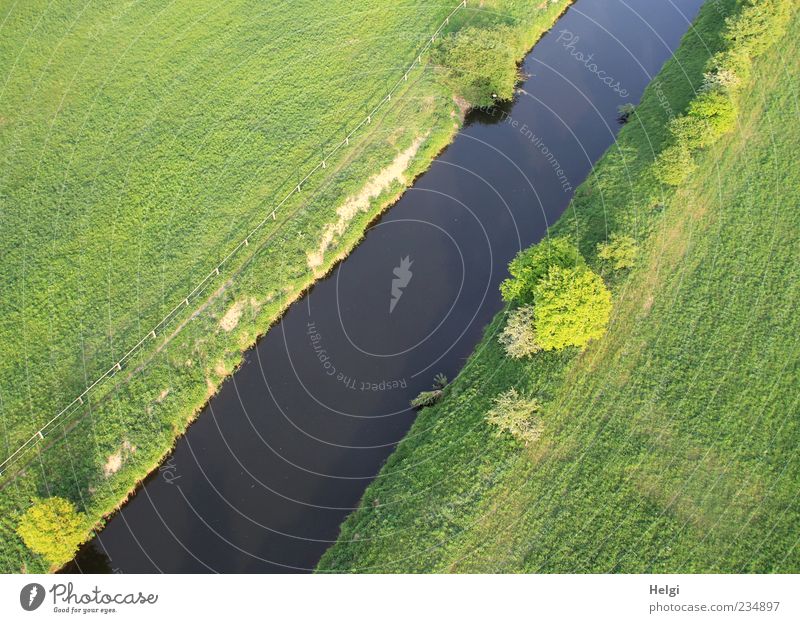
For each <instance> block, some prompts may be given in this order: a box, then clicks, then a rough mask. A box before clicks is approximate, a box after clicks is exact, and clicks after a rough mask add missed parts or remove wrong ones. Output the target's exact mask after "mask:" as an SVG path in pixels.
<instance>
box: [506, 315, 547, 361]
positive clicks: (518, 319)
mask: <svg viewBox="0 0 800 623" xmlns="http://www.w3.org/2000/svg"><path fill="white" fill-rule="evenodd" d="M533 315H534V310H533V305H524V306H522V307H518V308H517V309H514V310H511V311H510V312H509V314H508V320H507V321H506V326H505V327H504V328H503V331H502V332H501V333H500V337H498V341H499V342H500V343H501V344H502V345H503V347H504V348H505V350H506V355H508V356H509V357H511V358H512V359H521V358H522V357H527V356H528V355H532V354H533V353H535V352H538V351H540V350H542V348H541V346H539V345H538V344H537V343H536V331H535V329H534V326H533Z"/></svg>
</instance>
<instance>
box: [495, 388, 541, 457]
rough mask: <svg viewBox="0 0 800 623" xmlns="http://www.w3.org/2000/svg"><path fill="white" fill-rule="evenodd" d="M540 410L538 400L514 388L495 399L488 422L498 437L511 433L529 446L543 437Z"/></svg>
mask: <svg viewBox="0 0 800 623" xmlns="http://www.w3.org/2000/svg"><path fill="white" fill-rule="evenodd" d="M540 409H541V405H540V404H539V401H538V400H536V399H535V398H526V397H525V396H522V395H520V393H519V392H518V391H517V390H516V389H514V388H513V387H512V388H511V389H509V390H507V391H504V392H503V393H502V394H500V395H499V396H497V397H496V398H495V399H494V405H493V406H492V408H491V409H490V410H489V411H488V412H487V413H486V421H487V422H488V423H489V424H490V425H491V426H494V427H495V429H496V433H495V434H496V435H497V436H502V435H503V434H504V433H509V434H511V435H512V436H513V437H514V438H515V439H517V440H519V441H522V442H524V443H525V445H527V444H528V443H530V442H532V441H536V440H537V439H538V438H539V436H540V435H541V432H542V425H541V420H540V418H539V417H538V415H537V414H538V413H539V411H540Z"/></svg>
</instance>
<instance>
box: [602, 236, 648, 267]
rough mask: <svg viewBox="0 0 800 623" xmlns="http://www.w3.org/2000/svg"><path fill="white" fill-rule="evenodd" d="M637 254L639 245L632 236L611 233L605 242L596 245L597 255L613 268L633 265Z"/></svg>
mask: <svg viewBox="0 0 800 623" xmlns="http://www.w3.org/2000/svg"><path fill="white" fill-rule="evenodd" d="M638 254H639V245H638V244H636V240H634V238H633V237H632V236H628V235H627V234H618V233H617V232H614V233H612V234H611V235H610V236H609V237H608V240H607V241H606V242H601V243H600V244H598V245H597V257H599V258H600V259H601V260H603V261H604V262H608V263H609V264H610V265H611V267H612V268H613V269H614V270H624V269H626V268H630V267H631V266H633V264H634V262H635V261H636V256H637V255H638Z"/></svg>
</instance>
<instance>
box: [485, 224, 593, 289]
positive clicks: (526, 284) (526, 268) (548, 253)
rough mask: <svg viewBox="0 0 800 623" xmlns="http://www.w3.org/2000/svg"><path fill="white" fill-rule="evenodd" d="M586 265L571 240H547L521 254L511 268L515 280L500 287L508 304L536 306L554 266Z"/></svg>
mask: <svg viewBox="0 0 800 623" xmlns="http://www.w3.org/2000/svg"><path fill="white" fill-rule="evenodd" d="M585 265H586V262H585V260H584V259H583V256H582V255H581V252H580V251H579V250H578V248H577V247H576V246H575V245H574V244H572V243H571V242H570V241H569V239H568V238H547V239H545V240H542V241H541V242H540V243H539V244H535V245H533V246H531V247H528V248H527V249H523V250H522V251H520V252H519V253H517V255H516V257H515V258H514V259H513V260H511V263H510V264H509V265H508V272H510V273H511V277H510V278H509V279H506V280H505V281H503V283H501V284H500V293H501V294H502V295H503V300H504V301H506V302H507V303H518V304H530V303H533V302H534V298H535V297H534V295H535V291H536V286H537V285H538V284H539V282H540V281H541V280H542V279H544V277H546V276H547V273H548V271H549V270H550V268H551V267H552V266H560V267H562V268H578V267H581V266H585Z"/></svg>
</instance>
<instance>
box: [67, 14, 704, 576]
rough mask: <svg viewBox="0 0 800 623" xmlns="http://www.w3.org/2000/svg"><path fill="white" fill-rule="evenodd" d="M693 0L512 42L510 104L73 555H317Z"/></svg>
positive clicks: (567, 22) (475, 335) (495, 299)
mask: <svg viewBox="0 0 800 623" xmlns="http://www.w3.org/2000/svg"><path fill="white" fill-rule="evenodd" d="M701 4H702V0H625V1H622V0H579V1H578V2H577V3H575V5H574V6H573V7H572V8H571V9H570V10H569V11H568V12H567V13H566V14H565V15H564V16H563V17H562V18H561V20H560V21H559V22H558V24H557V25H556V26H555V27H554V28H553V30H552V31H551V32H550V33H548V34H547V35H546V36H545V37H544V38H543V39H542V40H541V41H540V43H539V44H538V45H537V46H536V48H535V49H534V50H533V51H532V52H531V53H530V54H529V55H528V56H527V58H526V59H525V63H524V67H523V70H524V72H525V73H526V75H529V76H530V77H529V78H528V79H527V80H526V81H525V82H524V83H523V84H522V85H521V91H520V93H519V95H518V96H517V98H516V100H515V101H514V102H513V104H511V105H508V106H507V107H506V108H505V109H503V110H501V111H495V112H494V114H493V115H492V114H488V113H479V114H473V115H472V116H471V117H470V119H469V121H468V123H467V124H466V126H465V127H464V129H463V130H462V131H461V132H460V133H459V135H458V137H457V138H456V140H455V141H454V142H453V144H452V145H450V146H449V147H448V148H447V150H446V151H445V152H444V153H442V154H441V156H440V157H439V158H438V159H437V160H436V161H435V162H434V163H433V165H432V166H431V168H430V170H429V171H428V172H427V173H425V174H424V175H423V176H421V177H420V178H419V179H418V180H417V182H416V183H415V184H414V187H413V188H411V189H410V190H409V191H408V192H407V193H406V194H405V195H404V196H403V198H402V199H401V200H400V201H399V202H397V204H396V205H395V206H394V207H392V208H391V210H389V211H388V212H387V213H386V214H385V215H384V216H383V217H382V218H381V219H380V220H378V221H377V222H376V223H375V224H374V225H373V226H372V228H371V229H370V230H369V232H368V234H367V236H366V238H365V239H364V241H363V242H362V243H361V244H360V245H359V246H358V248H356V249H355V251H354V252H353V253H352V254H351V255H350V256H349V257H348V258H347V259H346V260H345V261H344V262H342V263H341V264H340V265H339V267H338V268H337V269H336V270H335V271H334V272H333V273H332V274H331V275H330V276H329V277H328V278H326V279H324V280H323V281H321V282H319V283H318V284H317V285H316V286H315V287H314V288H313V290H312V291H311V292H310V293H309V294H308V295H307V296H306V297H305V298H303V299H302V300H300V301H298V302H296V303H295V304H294V305H292V306H291V308H290V309H289V310H288V312H287V313H286V314H285V316H284V317H283V319H282V321H281V322H280V323H279V324H277V325H276V326H275V327H274V328H272V329H271V330H270V331H269V333H268V334H267V335H266V336H265V337H264V338H263V339H262V340H261V341H260V342H259V343H258V345H257V346H255V347H254V348H253V349H252V350H250V351H249V352H248V353H247V354H246V363H245V364H244V365H243V366H242V368H241V369H240V370H239V371H238V372H237V373H236V374H235V375H234V376H233V377H232V378H231V379H229V380H228V381H227V382H226V383H225V384H224V385H223V387H222V389H221V391H220V392H219V394H218V395H217V396H216V397H215V398H213V399H212V400H211V402H210V404H209V405H208V406H207V407H206V408H205V410H204V411H203V412H202V414H201V415H200V417H199V418H198V420H197V422H196V423H195V424H193V425H192V426H191V428H190V429H189V431H188V433H187V435H186V436H185V437H184V438H182V439H181V440H180V441H179V442H178V444H177V447H176V448H175V451H174V453H173V454H172V456H171V457H170V458H169V460H168V461H167V462H166V463H165V465H163V466H162V467H161V469H160V470H159V471H158V472H156V473H154V474H152V475H151V476H150V477H149V478H148V479H147V481H146V482H145V484H144V486H143V487H142V488H141V489H140V490H139V491H138V493H137V494H136V495H135V496H134V497H133V498H132V499H131V500H130V502H128V503H127V504H126V505H125V506H124V507H123V509H122V510H121V511H120V512H119V513H118V514H117V515H115V516H114V517H113V518H112V519H111V520H110V521H109V522H108V525H107V526H106V528H105V529H104V530H103V531H102V532H101V533H100V534H99V535H98V536H97V537H96V538H95V539H94V540H93V541H92V542H91V543H89V544H88V545H87V546H85V547H84V548H83V549H82V550H81V552H80V553H79V554H78V556H77V558H76V559H75V561H74V562H73V563H72V564H71V565H70V567H69V568H68V570H69V571H74V572H79V571H83V572H103V571H105V572H109V571H116V572H125V573H150V572H159V571H161V572H289V571H308V570H311V569H313V567H314V566H315V564H316V563H317V561H318V560H319V558H320V556H321V555H322V553H323V552H324V551H325V549H326V548H328V547H329V546H330V544H331V543H332V542H333V541H334V540H335V539H336V536H337V533H338V530H339V525H340V524H341V523H342V521H343V520H344V519H345V517H346V516H347V514H348V513H349V512H350V511H351V510H352V509H353V508H354V507H355V506H356V505H357V504H358V501H359V499H360V497H361V495H362V493H363V491H364V489H365V488H366V486H367V485H368V484H369V483H370V481H371V480H373V479H374V478H375V477H376V475H377V473H378V471H379V470H380V467H381V465H382V464H383V462H384V461H385V460H386V458H387V457H388V455H389V454H390V453H391V452H392V450H393V449H394V448H395V446H396V444H397V443H398V442H399V441H400V440H401V439H402V438H403V435H404V434H405V433H406V432H407V431H408V429H409V427H410V425H411V423H412V421H413V420H414V415H415V413H414V411H412V410H411V409H410V408H409V406H408V405H409V400H411V399H412V398H413V397H414V396H416V395H417V394H418V393H419V392H420V391H421V390H423V389H429V388H430V386H431V383H432V380H433V377H434V375H436V374H437V373H439V372H443V373H444V374H446V375H447V376H448V377H450V378H452V377H453V376H455V375H456V374H457V373H458V371H459V369H460V368H461V367H462V365H463V364H464V362H465V360H466V358H467V357H468V356H469V354H470V352H471V351H472V350H473V348H474V346H475V344H476V343H477V342H478V340H479V339H480V336H481V332H482V330H483V328H484V327H485V326H486V324H487V323H488V322H489V321H490V319H491V318H492V316H493V315H494V314H495V313H496V312H497V311H498V310H499V309H500V308H501V301H500V296H499V292H498V284H499V283H500V281H501V280H502V279H503V278H504V277H505V276H506V272H507V264H508V261H509V260H510V259H511V258H512V257H513V256H514V254H515V253H516V252H517V251H518V250H519V249H521V248H523V247H526V246H528V245H530V244H531V243H533V242H536V241H538V240H539V239H541V238H542V236H543V235H544V234H545V231H546V228H547V226H548V224H551V223H553V222H554V221H555V220H556V219H557V218H558V217H559V216H560V215H561V213H562V212H563V211H564V209H565V208H566V207H567V205H568V203H569V200H570V198H571V196H572V189H573V188H574V187H576V186H578V184H580V183H581V181H582V180H584V179H585V178H586V176H587V175H588V173H589V172H590V170H591V167H592V163H594V162H595V161H596V160H597V159H598V158H599V157H600V155H601V154H602V153H603V152H604V151H605V150H606V149H607V148H608V147H609V145H611V144H612V143H613V141H614V137H615V135H616V133H617V131H618V130H619V123H618V121H617V117H618V112H617V109H618V107H619V106H620V105H621V104H624V103H626V102H631V103H636V102H637V101H638V99H639V97H640V96H641V94H642V91H643V90H644V88H645V86H646V85H647V83H648V82H649V81H650V80H651V79H652V77H653V76H654V75H655V74H656V73H657V72H658V70H659V68H660V67H661V65H662V64H663V63H664V61H665V60H666V59H667V58H668V57H669V56H670V53H671V51H672V50H673V49H674V48H675V47H676V46H677V44H678V42H679V40H680V37H681V36H682V35H683V33H684V32H685V31H686V30H687V29H688V27H689V25H690V22H691V20H692V19H693V18H694V16H695V14H696V12H697V10H698V8H699V6H700V5H701ZM589 55H593V56H592V57H591V58H588V57H589ZM581 59H583V60H581ZM587 59H588V60H587ZM403 258H408V262H409V263H410V266H408V271H406V270H404V269H403V268H402V267H401V260H402V259H403ZM398 267H400V268H398ZM396 268H397V274H395V272H394V271H395V269H396ZM393 279H397V283H396V285H397V287H396V288H394V294H393V283H392V282H393ZM398 293H399V296H397V294H398ZM392 300H394V301H395V302H394V305H393V306H392Z"/></svg>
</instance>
